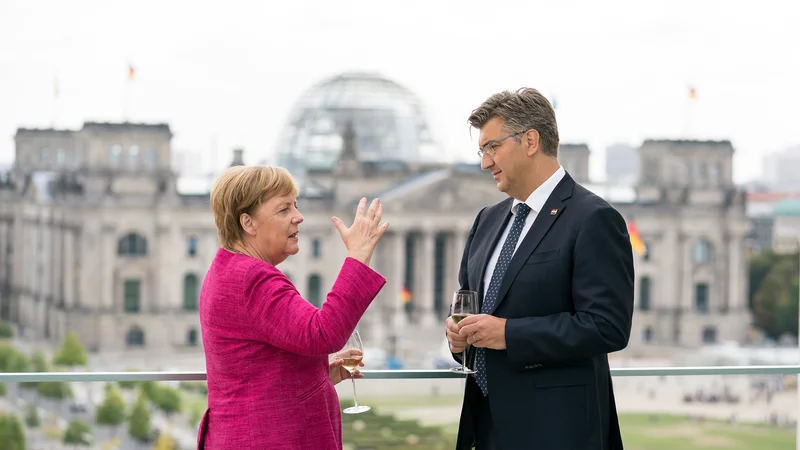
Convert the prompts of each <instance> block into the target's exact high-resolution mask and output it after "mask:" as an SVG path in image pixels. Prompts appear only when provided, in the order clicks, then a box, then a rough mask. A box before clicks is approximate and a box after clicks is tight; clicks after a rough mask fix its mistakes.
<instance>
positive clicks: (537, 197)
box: [483, 166, 566, 297]
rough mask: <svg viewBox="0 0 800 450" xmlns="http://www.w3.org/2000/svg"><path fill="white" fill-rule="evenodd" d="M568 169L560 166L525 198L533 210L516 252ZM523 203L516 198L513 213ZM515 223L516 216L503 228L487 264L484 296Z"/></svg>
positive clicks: (484, 275) (515, 249)
mask: <svg viewBox="0 0 800 450" xmlns="http://www.w3.org/2000/svg"><path fill="white" fill-rule="evenodd" d="M565 174H566V171H564V168H563V167H561V166H559V167H558V170H556V171H555V173H553V175H550V178H548V179H547V181H545V182H544V183H542V185H541V186H539V187H538V188H536V189H535V190H534V191H533V192H531V195H530V196H529V197H528V199H527V200H525V204H526V205H528V206H529V207H530V208H531V212H530V213H528V217H526V218H525V225H523V226H522V231H521V232H520V235H519V239H518V240H517V246H516V247H514V253H516V252H517V249H518V248H519V245H520V244H521V243H522V240H523V239H525V236H526V235H527V234H528V230H530V229H531V226H533V221H534V220H536V216H538V215H539V211H541V210H542V208H543V207H544V204H545V202H546V201H547V199H548V198H550V195H551V194H552V193H553V190H555V188H556V186H558V183H559V182H561V179H562V178H564V175H565ZM520 203H522V202H521V201H519V200H517V199H514V202H513V203H512V204H511V214H512V215H516V214H517V210H518V208H519V204H520ZM513 224H514V217H511V219H510V220H509V221H508V224H507V225H506V228H505V229H504V230H503V234H502V235H500V239H499V240H498V241H497V246H496V247H495V248H494V251H493V252H492V257H491V258H489V263H488V264H487V265H486V272H484V274H483V296H484V297H485V296H486V291H487V290H488V289H489V283H491V281H492V274H493V273H494V267H495V266H496V265H497V260H498V259H500V251H501V250H502V249H503V243H504V242H505V241H506V238H507V237H508V233H509V231H510V230H511V225H513Z"/></svg>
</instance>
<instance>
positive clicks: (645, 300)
mask: <svg viewBox="0 0 800 450" xmlns="http://www.w3.org/2000/svg"><path fill="white" fill-rule="evenodd" d="M639 309H640V310H641V311H650V277H642V278H640V279H639Z"/></svg>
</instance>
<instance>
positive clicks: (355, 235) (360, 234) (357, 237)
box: [331, 198, 389, 265]
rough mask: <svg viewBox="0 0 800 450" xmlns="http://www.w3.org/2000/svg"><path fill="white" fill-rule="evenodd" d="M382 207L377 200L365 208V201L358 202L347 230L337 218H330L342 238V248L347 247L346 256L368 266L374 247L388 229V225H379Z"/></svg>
mask: <svg viewBox="0 0 800 450" xmlns="http://www.w3.org/2000/svg"><path fill="white" fill-rule="evenodd" d="M381 217H383V205H381V201H380V200H379V199H377V198H376V199H374V200H372V203H371V204H370V205H369V208H367V199H366V198H362V199H361V201H359V202H358V208H357V209H356V216H355V218H354V219H353V224H352V225H350V227H349V228H348V227H347V226H345V224H344V223H343V222H342V220H341V219H339V218H338V217H335V216H334V217H332V218H331V220H332V221H333V225H334V226H335V227H336V230H338V231H339V234H340V235H341V236H342V241H344V246H345V247H347V256H349V257H351V258H354V259H357V260H359V261H361V262H362V263H364V264H365V265H369V261H370V259H371V258H372V253H373V252H374V251H375V246H376V245H378V240H379V239H380V238H381V236H382V235H383V233H384V232H385V231H386V229H387V228H389V223H388V222H386V223H384V224H381Z"/></svg>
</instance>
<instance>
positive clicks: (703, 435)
mask: <svg viewBox="0 0 800 450" xmlns="http://www.w3.org/2000/svg"><path fill="white" fill-rule="evenodd" d="M183 394H184V395H183V399H184V404H183V406H184V408H183V409H184V411H187V412H188V411H191V410H192V409H198V410H200V411H205V397H204V396H201V395H197V394H194V393H192V394H186V393H183ZM359 400H361V402H360V403H361V404H366V405H370V406H373V407H376V409H379V410H383V411H384V412H386V413H392V412H401V411H404V410H408V409H418V408H425V407H434V408H435V407H442V406H451V405H452V406H460V404H461V398H460V396H441V397H438V398H437V397H429V396H426V397H405V396H392V397H381V398H374V397H368V396H365V397H364V398H363V399H359ZM341 401H342V405H343V406H350V405H351V402H352V398H348V396H343V398H342V399H341ZM447 415H448V418H449V416H450V412H448V413H447ZM367 417H370V418H371V416H370V415H365V416H361V418H363V419H367ZM353 418H354V416H350V417H347V419H353ZM371 421H372V420H369V419H368V420H367V422H371ZM346 422H347V421H346ZM345 425H347V424H345ZM620 425H621V427H622V439H623V442H624V444H625V450H700V449H703V450H729V449H730V450H745V449H747V450H794V449H795V430H794V428H781V427H773V426H769V425H759V424H746V423H745V424H738V425H731V424H729V423H726V422H723V421H718V420H706V421H703V422H694V421H692V420H690V419H688V418H686V417H683V416H674V415H652V414H621V415H620ZM457 429H458V416H457V413H456V414H455V415H454V416H453V417H452V423H449V424H448V425H445V426H442V432H443V435H444V436H448V437H454V436H455V434H456V431H457ZM344 431H345V434H346V435H350V434H351V433H364V431H360V432H359V431H354V430H351V429H350V428H349V427H348V426H345V430H344ZM396 431H400V430H396ZM390 447H391V446H390ZM356 448H360V447H356ZM375 448H382V447H380V446H379V447H375ZM387 448H389V447H387ZM391 448H394V447H391ZM415 448H417V449H418V450H426V449H428V448H431V449H432V448H435V447H430V446H427V445H424V444H423V445H417V446H415Z"/></svg>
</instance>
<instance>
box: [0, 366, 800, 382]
mask: <svg viewBox="0 0 800 450" xmlns="http://www.w3.org/2000/svg"><path fill="white" fill-rule="evenodd" d="M362 373H363V374H364V379H367V380H387V379H388V380H397V379H400V380H402V379H441V378H464V375H460V374H457V373H453V372H450V371H449V370H364V371H363V372H362ZM798 374H800V365H777V366H702V367H618V368H612V369H611V375H612V376H615V377H661V376H697V375H798ZM205 379H206V373H205V372H25V373H0V383H30V382H45V381H62V382H67V383H69V382H84V381H98V382H110V381H205Z"/></svg>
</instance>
